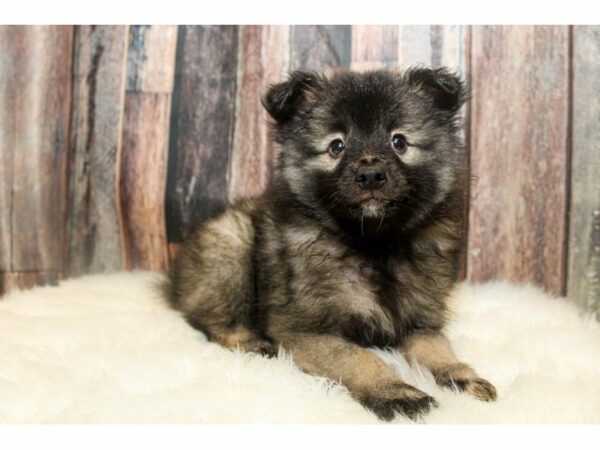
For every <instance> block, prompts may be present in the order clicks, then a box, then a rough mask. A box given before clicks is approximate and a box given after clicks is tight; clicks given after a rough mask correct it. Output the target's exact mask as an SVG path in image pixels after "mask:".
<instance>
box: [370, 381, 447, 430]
mask: <svg viewBox="0 0 600 450" xmlns="http://www.w3.org/2000/svg"><path fill="white" fill-rule="evenodd" d="M359 401H360V402H361V404H362V405H363V406H364V407H365V408H367V409H370V410H371V411H373V412H374V413H375V414H376V415H377V416H378V417H379V418H380V419H383V420H387V421H389V420H392V419H393V418H394V416H395V415H396V413H399V414H402V415H404V416H407V417H408V418H410V419H412V420H415V419H417V418H419V417H421V416H422V415H424V414H426V413H428V412H429V411H430V410H431V409H432V408H436V407H437V406H438V403H437V401H436V400H435V399H434V398H433V397H430V396H429V395H427V394H426V393H425V392H422V391H420V390H418V389H416V388H414V387H412V386H410V385H408V384H405V383H393V384H389V385H385V386H383V387H381V388H379V389H373V390H372V391H367V392H364V393H363V394H362V395H361V396H360V398H359Z"/></svg>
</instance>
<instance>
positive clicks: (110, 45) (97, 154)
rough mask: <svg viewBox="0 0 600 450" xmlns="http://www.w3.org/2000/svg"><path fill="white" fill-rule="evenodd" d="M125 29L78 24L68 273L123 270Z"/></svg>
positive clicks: (71, 158) (75, 55)
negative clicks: (120, 191)
mask: <svg viewBox="0 0 600 450" xmlns="http://www.w3.org/2000/svg"><path fill="white" fill-rule="evenodd" d="M127 42H128V29H127V27H126V26H79V27H77V29H76V35H75V51H74V62H73V74H74V77H73V82H74V86H73V96H74V97H73V111H72V119H71V120H72V121H71V155H70V200H69V212H70V214H69V218H68V233H67V239H68V244H67V255H68V258H67V261H68V271H69V273H70V274H81V273H90V272H104V271H112V270H119V269H122V268H123V263H124V261H123V254H122V253H123V247H122V243H121V227H120V221H121V218H120V211H119V199H118V189H117V187H118V186H117V173H118V168H119V160H118V158H119V155H120V151H121V148H120V147H121V131H122V130H121V125H122V112H123V102H124V95H125V77H124V75H125V62H126V59H125V58H126V54H127Z"/></svg>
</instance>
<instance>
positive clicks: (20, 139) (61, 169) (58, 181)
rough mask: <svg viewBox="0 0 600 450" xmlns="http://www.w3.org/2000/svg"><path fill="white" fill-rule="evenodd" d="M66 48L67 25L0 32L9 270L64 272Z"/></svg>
mask: <svg viewBox="0 0 600 450" xmlns="http://www.w3.org/2000/svg"><path fill="white" fill-rule="evenodd" d="M72 45H73V27H70V26H27V27H22V26H14V27H13V26H7V27H0V74H1V75H0V81H1V83H0V105H2V106H0V111H1V112H0V116H1V117H0V154H3V155H5V154H9V153H10V154H12V156H11V157H6V156H4V157H3V162H6V160H7V159H8V163H9V164H10V163H11V161H10V159H12V166H8V167H5V168H4V169H3V171H7V170H8V171H12V188H11V198H12V205H13V206H12V212H11V224H10V227H9V229H10V230H11V245H10V246H11V249H12V250H11V254H12V255H11V260H12V261H11V270H12V271H59V272H60V271H61V270H62V254H63V245H64V241H63V238H64V228H65V210H66V198H67V177H66V168H67V158H68V134H69V133H68V130H69V109H70V99H71V62H72V51H73V48H72ZM4 183H5V182H4ZM3 190H4V192H5V193H4V194H3V197H5V196H6V187H4V189H3ZM4 201H5V200H3V202H4ZM4 214H6V213H4V212H3V215H4ZM3 222H4V223H3V226H5V222H6V219H3ZM1 234H3V233H1ZM2 242H3V244H2V245H3V248H6V238H3V239H2ZM2 253H3V254H4V256H3V257H2V258H3V259H4V258H5V257H6V256H5V254H6V250H4V251H3V252H2ZM3 265H6V262H4V264H3Z"/></svg>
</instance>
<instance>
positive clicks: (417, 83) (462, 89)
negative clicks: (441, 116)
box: [406, 67, 469, 113]
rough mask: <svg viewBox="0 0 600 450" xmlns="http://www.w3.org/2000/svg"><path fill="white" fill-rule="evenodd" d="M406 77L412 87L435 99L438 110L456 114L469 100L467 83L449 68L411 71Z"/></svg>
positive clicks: (419, 68) (420, 68) (415, 69)
mask: <svg viewBox="0 0 600 450" xmlns="http://www.w3.org/2000/svg"><path fill="white" fill-rule="evenodd" d="M406 77H407V79H408V82H409V84H410V85H412V86H414V87H416V88H418V89H420V90H421V91H422V92H423V93H425V95H427V96H428V97H431V98H432V99H433V103H434V105H435V106H437V107H438V108H441V109H443V110H446V111H448V112H451V113H455V112H456V111H458V110H459V109H460V107H461V106H462V105H464V104H465V102H466V101H467V100H468V99H469V93H468V89H467V88H466V86H465V83H464V82H463V81H462V80H461V79H460V78H459V77H458V75H456V74H455V73H453V72H452V71H450V70H449V69H447V68H439V69H429V68H424V67H416V68H413V69H409V70H408V72H407V73H406Z"/></svg>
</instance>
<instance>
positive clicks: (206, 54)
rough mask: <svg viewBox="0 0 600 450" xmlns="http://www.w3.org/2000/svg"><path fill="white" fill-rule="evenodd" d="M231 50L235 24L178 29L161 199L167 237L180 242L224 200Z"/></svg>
mask: <svg viewBox="0 0 600 450" xmlns="http://www.w3.org/2000/svg"><path fill="white" fill-rule="evenodd" d="M237 53H238V29H237V27H233V26H182V27H180V28H179V37H178V45H177V63H176V75H175V90H174V93H173V106H172V110H173V114H172V119H171V135H170V136H171V137H170V143H169V175H168V183H167V204H166V210H167V229H168V236H169V242H180V241H181V240H182V239H183V238H184V237H185V236H187V235H188V233H190V232H191V231H192V230H193V229H194V228H195V227H196V226H197V225H198V223H200V222H201V221H202V220H204V219H206V218H209V217H212V216H214V215H215V214H217V213H219V212H220V211H222V210H223V209H224V208H225V205H226V204H227V200H228V181H227V171H228V167H229V152H230V148H231V143H232V134H233V128H234V105H235V86H236V60H237Z"/></svg>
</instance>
